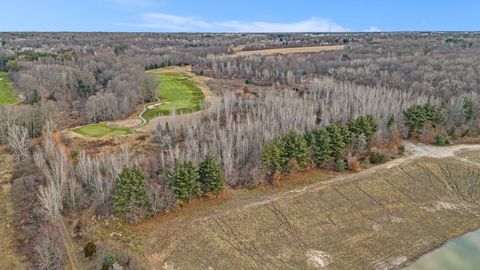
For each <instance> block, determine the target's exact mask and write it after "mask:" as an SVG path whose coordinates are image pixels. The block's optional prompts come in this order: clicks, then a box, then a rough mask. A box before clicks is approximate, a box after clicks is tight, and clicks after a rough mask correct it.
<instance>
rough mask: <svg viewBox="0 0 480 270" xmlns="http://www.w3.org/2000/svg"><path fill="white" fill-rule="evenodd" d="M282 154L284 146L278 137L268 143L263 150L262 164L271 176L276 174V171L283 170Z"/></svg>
mask: <svg viewBox="0 0 480 270" xmlns="http://www.w3.org/2000/svg"><path fill="white" fill-rule="evenodd" d="M281 156H282V146H281V143H280V141H279V140H278V139H275V140H273V141H271V142H270V143H268V144H267V145H266V146H265V147H264V148H263V151H262V166H263V169H264V170H265V172H266V173H267V175H268V177H269V178H272V177H274V176H275V174H276V173H278V172H281V171H282V168H281V163H282V160H281Z"/></svg>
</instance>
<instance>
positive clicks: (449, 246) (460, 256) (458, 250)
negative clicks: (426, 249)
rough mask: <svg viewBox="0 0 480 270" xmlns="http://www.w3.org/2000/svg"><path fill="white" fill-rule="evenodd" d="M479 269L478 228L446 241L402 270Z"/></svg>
mask: <svg viewBox="0 0 480 270" xmlns="http://www.w3.org/2000/svg"><path fill="white" fill-rule="evenodd" d="M457 269H458V270H478V269H480V230H476V231H473V232H470V233H467V234H465V235H463V236H461V237H458V238H455V239H452V240H450V241H448V242H447V243H446V244H445V245H443V246H442V247H440V248H438V249H436V250H434V251H432V252H430V253H428V254H425V255H423V256H422V257H420V259H418V261H416V262H414V263H413V264H412V265H410V266H409V267H407V268H405V269H404V270H457Z"/></svg>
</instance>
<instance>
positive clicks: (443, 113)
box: [403, 97, 475, 136]
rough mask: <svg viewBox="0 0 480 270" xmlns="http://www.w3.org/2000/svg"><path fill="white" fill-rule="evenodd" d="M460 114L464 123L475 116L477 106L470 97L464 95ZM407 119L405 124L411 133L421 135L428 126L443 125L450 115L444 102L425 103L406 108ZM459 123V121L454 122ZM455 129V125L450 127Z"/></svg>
mask: <svg viewBox="0 0 480 270" xmlns="http://www.w3.org/2000/svg"><path fill="white" fill-rule="evenodd" d="M460 105H461V107H460V108H459V109H460V114H461V116H462V117H461V119H458V120H457V121H461V122H462V123H468V122H469V121H471V120H472V119H473V117H474V113H475V106H474V104H473V101H472V99H471V98H470V97H464V98H463V101H462V103H461V104H460ZM403 115H404V119H405V126H406V127H407V128H408V131H409V135H410V136H411V135H420V134H421V133H422V132H423V131H424V130H425V129H426V128H428V127H432V128H437V127H442V125H444V124H445V123H446V122H447V121H446V120H447V118H448V117H449V115H448V113H447V109H446V105H445V104H442V105H440V106H436V105H434V104H431V103H426V104H423V105H414V106H411V107H410V108H408V109H406V110H405V111H404V112H403ZM455 124H457V125H458V124H459V123H454V125H455ZM450 128H453V129H455V127H454V126H452V127H450Z"/></svg>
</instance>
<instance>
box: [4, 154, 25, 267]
mask: <svg viewBox="0 0 480 270" xmlns="http://www.w3.org/2000/svg"><path fill="white" fill-rule="evenodd" d="M13 169H14V159H13V157H12V156H11V155H9V154H7V153H6V151H5V149H4V148H0V216H1V217H0V269H26V264H25V258H24V257H23V256H20V255H19V254H18V252H17V247H16V242H15V227H14V226H15V224H14V214H15V209H14V205H13V201H12V197H11V196H12V194H11V184H10V181H11V179H10V178H11V176H12V173H13Z"/></svg>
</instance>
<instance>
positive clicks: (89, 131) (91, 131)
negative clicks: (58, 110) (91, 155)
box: [73, 124, 132, 137]
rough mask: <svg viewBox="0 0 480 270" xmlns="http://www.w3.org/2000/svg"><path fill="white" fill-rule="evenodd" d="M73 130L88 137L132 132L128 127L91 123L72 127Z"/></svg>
mask: <svg viewBox="0 0 480 270" xmlns="http://www.w3.org/2000/svg"><path fill="white" fill-rule="evenodd" d="M73 132H75V133H78V134H80V135H83V136H89V137H103V136H119V135H128V134H131V133H132V132H131V131H130V130H128V129H120V128H111V127H108V126H107V125H105V124H91V125H87V126H83V127H79V128H75V129H73Z"/></svg>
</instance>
